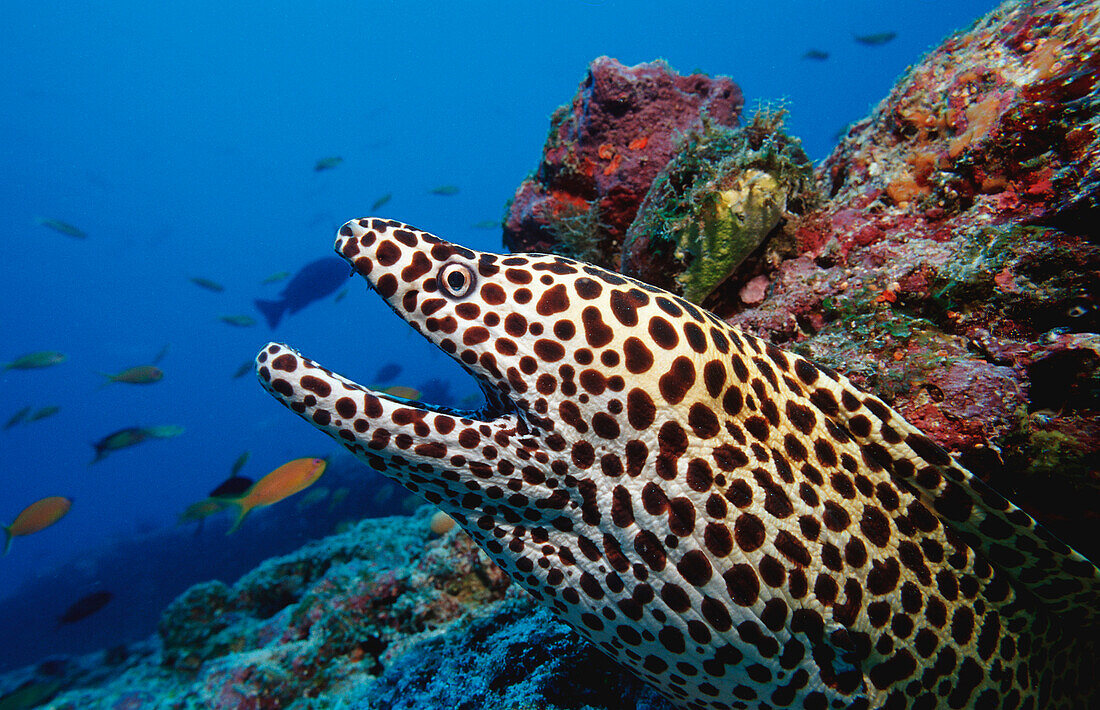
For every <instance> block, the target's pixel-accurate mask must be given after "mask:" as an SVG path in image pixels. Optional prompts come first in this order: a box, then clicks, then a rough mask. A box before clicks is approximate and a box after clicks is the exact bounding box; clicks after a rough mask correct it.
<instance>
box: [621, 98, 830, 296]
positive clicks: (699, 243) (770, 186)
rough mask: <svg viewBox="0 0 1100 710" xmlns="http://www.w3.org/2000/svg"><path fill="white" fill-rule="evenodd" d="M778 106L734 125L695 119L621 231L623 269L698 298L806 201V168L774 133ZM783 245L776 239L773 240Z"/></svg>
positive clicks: (810, 193)
mask: <svg viewBox="0 0 1100 710" xmlns="http://www.w3.org/2000/svg"><path fill="white" fill-rule="evenodd" d="M784 113H785V112H784V111H783V110H782V109H780V110H771V109H761V110H759V111H758V112H757V113H756V115H755V116H753V119H752V120H751V121H750V122H749V124H748V125H746V126H745V127H743V128H727V127H725V126H721V125H716V124H714V123H712V122H710V121H707V120H704V121H703V126H702V128H701V129H699V130H693V131H690V132H689V133H687V134H686V135H685V136H684V137H683V138H682V139H681V140H680V143H679V148H678V150H677V152H676V155H675V156H674V157H673V158H672V160H670V161H669V163H668V164H667V165H666V166H665V167H664V169H663V170H662V171H661V173H660V174H659V175H658V176H657V178H656V179H655V180H654V182H653V185H652V186H651V187H650V190H649V193H648V194H647V195H646V198H645V201H644V202H643V203H642V206H641V208H640V210H639V212H638V215H637V216H636V217H635V219H634V222H633V223H632V224H631V225H630V227H629V229H628V230H627V235H626V243H625V244H624V246H623V256H622V265H621V270H622V272H623V273H625V274H627V275H629V276H634V277H635V278H640V279H642V280H643V281H648V282H650V283H653V284H656V285H658V286H661V287H663V288H666V289H669V290H671V291H674V292H676V293H679V294H680V295H682V296H684V297H685V298H687V299H688V300H691V301H694V302H696V303H702V302H703V299H705V298H706V297H707V296H709V295H710V294H711V293H713V292H714V290H715V289H716V288H718V287H719V286H720V285H721V284H722V282H724V281H725V280H726V279H728V278H729V277H730V275H731V274H732V273H733V272H734V270H735V269H736V268H737V267H738V266H740V265H741V263H742V262H744V261H745V260H746V259H747V258H748V257H749V255H750V254H751V253H752V252H754V251H755V250H756V249H757V247H759V246H760V245H761V243H762V242H763V241H764V240H765V238H766V237H768V236H769V234H771V233H772V231H773V230H775V229H776V228H777V227H779V226H780V223H781V222H782V221H785V218H786V217H787V216H789V215H790V214H792V213H793V214H800V213H802V212H804V211H805V210H806V208H807V207H808V206H809V205H811V204H812V203H813V202H814V201H815V192H814V183H813V179H812V165H811V163H810V159H809V158H807V157H806V154H805V153H804V152H803V151H802V147H801V144H800V142H799V141H798V139H792V138H790V137H789V136H787V135H786V134H784V133H783V131H782V124H783V116H784ZM791 245H792V242H791V241H790V240H789V239H781V238H779V237H778V236H777V237H776V238H775V239H773V244H772V247H773V250H774V251H777V252H780V253H781V252H782V251H784V250H785V249H789V247H790V246H791ZM791 255H792V256H793V254H791Z"/></svg>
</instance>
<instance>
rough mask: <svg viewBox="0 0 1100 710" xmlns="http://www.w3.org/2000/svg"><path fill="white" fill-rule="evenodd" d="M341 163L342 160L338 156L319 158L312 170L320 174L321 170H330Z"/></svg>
mask: <svg viewBox="0 0 1100 710" xmlns="http://www.w3.org/2000/svg"><path fill="white" fill-rule="evenodd" d="M342 162H344V159H343V158H341V157H340V156H339V155H330V156H329V157H327V158H321V159H320V160H318V161H317V162H316V163H314V165H313V169H314V170H315V171H317V172H321V171H322V170H332V169H333V168H335V167H336V166H337V165H339V164H340V163H342Z"/></svg>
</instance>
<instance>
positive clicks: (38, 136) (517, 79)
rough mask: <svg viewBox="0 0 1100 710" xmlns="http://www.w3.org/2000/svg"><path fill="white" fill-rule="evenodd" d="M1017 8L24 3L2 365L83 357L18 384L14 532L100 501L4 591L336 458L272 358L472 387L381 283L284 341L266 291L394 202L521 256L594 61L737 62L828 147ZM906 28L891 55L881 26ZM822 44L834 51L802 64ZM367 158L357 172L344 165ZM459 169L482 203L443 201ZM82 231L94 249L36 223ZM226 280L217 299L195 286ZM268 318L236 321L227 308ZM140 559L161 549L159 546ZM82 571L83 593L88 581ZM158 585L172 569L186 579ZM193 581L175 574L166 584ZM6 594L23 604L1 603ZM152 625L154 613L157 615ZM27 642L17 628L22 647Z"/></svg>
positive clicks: (59, 531) (6, 379) (18, 559)
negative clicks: (229, 480)
mask: <svg viewBox="0 0 1100 710" xmlns="http://www.w3.org/2000/svg"><path fill="white" fill-rule="evenodd" d="M992 7H993V4H992V3H990V2H978V1H974V0H959V1H956V2H951V3H944V2H933V1H932V0H905V1H899V2H890V3H882V2H870V1H858V2H857V1H849V2H818V1H812V2H811V1H807V2H791V1H786V2H768V3H747V2H693V3H690V4H682V5H681V4H676V3H667V2H660V3H658V2H648V1H647V2H632V3H628V2H599V1H588V2H581V1H579V0H555V2H553V3H515V2H508V3H504V2H493V3H490V2H464V3H446V4H444V3H407V2H394V3H377V2H321V3H302V2H294V3H289V2H250V3H244V2H239V3H230V4H224V3H212V2H208V1H203V0H196V1H195V2H187V3H167V4H165V3H146V2H111V3H75V2H52V3H43V2H26V1H22V0H20V1H11V2H6V3H5V4H4V8H3V10H2V11H0V66H3V67H4V69H3V72H2V73H0V105H2V106H3V110H0V135H2V136H3V142H2V143H0V176H2V181H3V185H4V187H3V189H2V190H0V235H2V242H0V244H2V252H0V254H2V258H0V284H2V286H0V288H2V289H3V291H2V294H3V297H2V298H0V361H4V360H9V359H12V358H14V357H16V356H18V355H20V354H23V353H25V352H29V351H36V350H47V349H49V350H60V351H63V352H65V353H66V354H68V356H69V359H68V361H67V362H65V363H63V364H61V365H59V366H57V367H54V368H50V369H45V370H34V371H8V372H4V373H0V423H2V422H3V421H6V420H7V419H8V417H9V416H10V415H11V414H12V413H14V412H15V411H16V410H18V409H20V408H21V407H23V406H25V405H33V406H35V407H42V406H46V405H59V406H60V407H61V412H60V413H59V414H58V415H57V416H54V417H52V418H49V419H45V420H43V421H39V422H34V423H31V424H27V425H24V426H17V427H14V428H12V429H10V430H8V431H0V520H2V521H4V522H5V523H7V522H10V521H11V520H12V519H13V518H14V517H15V515H16V514H17V513H18V512H19V511H20V510H21V509H22V508H23V507H24V506H25V505H27V504H28V503H30V502H32V501H34V500H36V499H38V498H41V497H43V496H47V495H65V496H69V497H71V498H72V499H73V500H74V506H73V509H72V512H71V513H70V514H69V516H68V517H67V518H66V519H64V520H63V521H62V522H61V523H59V524H58V525H56V526H55V527H53V528H51V529H48V530H46V531H44V532H41V533H38V534H36V535H32V536H29V537H26V538H21V539H17V540H15V543H14V545H13V546H12V551H11V554H9V555H8V556H7V557H5V558H2V559H0V597H2V596H3V595H4V594H8V593H11V592H13V591H15V590H17V589H18V588H19V586H20V585H21V584H23V583H25V582H26V581H28V580H30V579H33V578H35V577H36V576H38V575H42V574H45V573H47V571H50V570H53V569H55V568H57V567H58V566H59V565H61V564H62V563H65V562H66V561H68V560H70V559H72V558H73V557H74V556H75V555H78V554H82V553H85V552H87V551H89V550H93V549H96V548H100V547H102V546H105V545H111V544H113V543H114V542H116V541H118V540H125V539H128V538H130V537H132V536H134V535H135V534H137V533H138V532H142V531H148V530H151V529H156V528H160V527H168V526H172V525H174V524H175V519H176V516H177V515H178V514H179V512H180V511H181V510H182V509H183V508H184V507H185V506H186V505H187V504H189V503H191V502H193V501H194V500H196V499H199V498H201V497H203V496H205V495H206V493H207V492H208V491H209V490H210V489H211V488H213V487H214V486H215V485H217V484H218V483H219V482H220V481H221V480H222V479H223V478H224V477H225V476H226V475H228V472H229V468H230V466H231V464H232V462H233V461H234V459H235V458H236V457H237V456H238V454H240V453H241V452H242V451H244V450H246V449H247V450H251V451H252V454H253V455H252V459H251V461H250V462H249V464H248V465H247V467H246V468H245V470H244V471H243V473H244V474H246V475H250V476H252V477H254V478H256V477H259V476H261V475H263V474H264V473H266V472H268V471H269V470H271V469H272V468H274V467H275V466H277V465H279V464H281V463H283V462H284V461H286V460H288V459H290V458H295V457H299V456H312V455H319V454H324V453H326V452H328V451H331V450H332V449H333V444H332V443H331V442H330V440H329V439H328V438H327V437H325V436H324V435H322V434H320V433H318V432H316V431H315V430H314V429H313V428H312V427H310V426H308V425H306V424H305V423H303V422H302V421H300V420H299V419H298V417H296V416H294V415H293V414H291V413H290V412H288V411H287V410H285V409H284V408H283V407H282V406H280V405H278V404H277V403H275V402H274V401H273V400H272V399H271V398H270V397H269V396H268V395H267V394H265V393H264V391H263V390H262V389H261V388H260V386H259V385H258V384H257V383H256V382H255V379H254V377H253V376H252V375H251V374H249V375H247V376H245V377H243V378H240V379H232V375H233V373H234V372H235V371H236V370H237V369H238V367H240V366H241V364H242V363H243V362H245V361H246V360H249V359H251V358H252V357H253V356H254V355H255V353H256V351H257V350H258V349H259V348H261V347H262V346H263V345H264V344H265V343H266V342H267V341H268V340H269V339H276V340H282V341H286V342H289V343H291V344H293V345H294V346H295V347H298V348H299V349H301V350H302V351H303V352H304V353H306V354H307V355H308V356H310V357H313V358H315V359H317V360H319V361H320V362H322V363H323V364H325V365H327V366H329V367H331V368H333V369H335V370H336V371H338V372H341V373H344V374H347V375H348V376H350V377H352V378H353V379H356V380H358V381H360V382H363V383H365V384H370V383H371V378H372V377H373V376H374V373H375V372H376V371H377V370H378V368H379V367H380V366H381V365H382V364H384V363H386V362H387V361H394V360H395V361H398V362H400V363H401V364H402V365H403V366H404V372H403V373H402V375H401V376H400V377H399V379H398V380H397V381H396V383H397V384H404V385H410V386H414V387H417V386H420V385H421V384H422V383H423V382H424V381H425V380H427V379H429V378H432V377H439V378H443V379H445V380H447V381H452V382H451V394H452V395H453V398H454V399H455V400H459V399H462V398H463V397H466V396H469V395H472V394H473V393H474V392H475V390H474V388H473V385H472V383H471V382H470V380H469V379H468V378H467V377H465V375H464V374H463V373H462V372H461V370H460V369H459V368H458V367H457V366H455V365H454V364H453V363H452V362H451V361H450V360H449V359H448V358H447V357H445V356H444V355H442V354H441V353H439V352H437V351H435V350H434V349H433V348H432V347H431V346H429V345H428V344H427V343H426V342H425V341H423V340H422V339H420V338H419V336H417V335H415V334H414V333H413V332H412V331H411V330H410V329H408V328H407V327H406V326H405V325H404V324H403V323H402V322H400V321H399V320H398V319H396V318H395V317H394V316H393V315H392V314H391V313H390V312H389V311H388V309H386V308H385V306H384V305H383V304H382V303H380V302H379V301H378V299H377V298H376V297H375V296H373V295H372V294H370V293H369V292H368V291H367V290H366V288H365V286H364V284H363V282H362V281H361V280H359V279H356V280H352V281H349V283H348V286H349V287H350V292H349V294H348V295H347V297H346V298H345V299H343V300H342V301H340V302H338V303H337V302H334V300H333V298H332V297H329V298H328V299H326V300H325V301H323V302H319V303H317V304H314V305H312V306H310V307H309V308H307V309H306V310H305V311H303V312H301V313H299V314H297V315H295V316H290V317H288V318H286V319H285V320H284V322H283V323H282V324H281V325H280V327H279V328H278V329H277V330H276V331H275V332H274V333H272V332H270V331H269V330H268V328H267V327H266V326H265V325H263V324H262V319H260V318H259V314H258V313H257V312H256V311H255V309H254V308H253V306H252V300H253V299H254V298H257V297H268V296H273V295H274V294H275V293H277V292H278V291H279V289H280V288H281V286H280V285H274V286H271V285H269V286H261V285H260V280H261V279H262V278H264V277H265V276H267V275H269V274H271V273H272V272H276V271H282V270H290V271H294V270H296V269H297V268H299V267H300V266H301V265H303V264H305V263H307V262H309V261H311V260H313V259H316V258H318V257H321V256H325V255H328V254H330V253H331V246H332V241H333V233H334V231H335V229H336V228H337V227H338V226H339V225H340V224H341V223H342V222H344V221H345V220H347V219H350V218H354V217H361V216H367V215H368V214H369V213H370V205H371V203H372V202H374V201H375V200H376V199H377V198H379V197H380V196H382V195H383V194H385V193H392V194H393V198H392V200H391V201H390V202H389V204H387V205H386V206H385V207H383V208H382V209H381V210H380V212H381V214H382V216H388V217H392V218H395V219H400V220H403V221H406V222H410V223H412V224H415V225H417V226H419V227H422V228H425V229H428V230H431V231H434V232H436V233H438V234H440V235H441V236H444V237H445V238H448V239H451V240H453V241H456V242H459V243H462V244H466V245H469V246H473V247H475V248H479V249H486V250H493V251H499V250H500V249H501V247H500V232H499V230H495V229H494V230H486V229H476V228H474V227H472V226H471V225H473V224H474V223H476V222H479V221H483V220H492V219H497V218H499V217H500V216H501V214H502V211H503V208H504V204H505V201H506V200H507V199H508V198H509V197H510V196H511V194H512V193H513V191H514V189H515V188H516V186H517V185H518V184H519V182H520V181H521V180H522V179H523V177H524V176H525V175H526V174H527V173H528V172H529V171H531V170H533V169H534V168H535V167H536V165H537V162H538V160H539V155H540V151H541V148H542V144H543V140H544V138H545V136H546V133H547V128H548V125H549V121H548V118H549V115H550V113H551V111H552V110H553V109H554V108H555V107H556V106H558V105H559V104H562V103H565V102H567V101H568V100H569V99H570V97H572V95H573V94H574V92H575V90H576V87H577V85H578V83H579V82H580V81H581V79H582V78H583V76H584V73H585V68H586V66H587V64H588V62H589V61H591V60H592V59H593V58H595V57H597V56H599V55H603V54H606V55H610V56H613V57H616V58H618V59H619V60H620V61H622V62H623V63H625V64H635V63H638V62H644V61H650V60H653V59H656V58H664V59H665V60H667V61H668V62H669V63H670V64H671V65H672V66H673V67H675V68H676V69H678V70H680V71H681V72H683V73H689V72H691V71H693V70H701V71H704V72H707V73H711V74H726V75H729V76H732V77H733V78H734V80H735V81H736V82H737V83H738V84H739V85H740V86H741V88H742V90H743V92H744V94H745V98H746V104H747V106H746V108H747V110H751V107H752V106H754V105H755V103H756V102H757V101H761V100H764V101H775V100H779V99H783V100H785V102H786V105H787V107H788V108H789V110H790V118H789V122H788V127H789V130H790V131H791V132H792V133H793V134H795V135H798V136H800V137H801V138H802V139H803V142H804V146H805V147H806V149H807V151H808V152H809V154H810V155H811V157H812V158H814V159H815V160H821V159H823V158H824V157H825V156H826V155H827V154H828V152H829V151H830V150H831V148H832V146H833V145H834V143H835V138H836V134H837V132H838V131H839V130H840V129H841V128H842V127H843V126H844V125H845V124H847V123H849V122H852V121H855V120H858V119H859V118H861V117H863V116H864V115H866V114H867V113H868V112H869V110H870V109H871V108H872V106H873V105H874V104H875V103H876V102H877V101H878V100H879V99H881V98H882V97H883V96H885V94H886V92H887V91H888V90H889V88H890V87H891V85H892V84H893V82H894V81H895V79H896V78H897V77H898V76H899V75H900V73H901V72H903V71H904V70H905V68H906V66H907V65H908V64H911V63H914V62H916V61H917V60H918V59H919V57H920V56H921V55H922V54H923V53H924V52H925V51H927V50H928V49H930V48H932V47H934V46H935V45H937V44H938V43H939V41H940V40H941V39H942V38H943V37H945V36H946V35H947V34H948V33H950V32H951V31H953V30H955V29H958V28H962V27H965V26H966V25H968V24H969V23H970V22H971V21H972V20H973V19H975V18H976V17H978V16H980V15H981V14H983V13H984V12H986V11H988V10H989V9H991V8H992ZM886 30H895V31H897V32H898V36H897V38H896V39H895V40H894V41H892V42H890V43H889V44H886V45H884V46H880V47H866V46H862V45H860V44H858V43H856V42H855V41H854V40H853V35H855V34H867V33H874V32H882V31H886ZM810 48H817V49H821V50H824V51H827V52H829V54H830V56H829V59H828V60H827V61H824V62H822V61H813V60H807V59H802V55H803V54H804V53H805V52H806V51H807V50H808V49H810ZM333 155H338V156H341V157H343V158H344V162H343V164H341V165H339V166H338V167H336V168H335V169H332V170H328V171H324V172H315V171H314V170H313V166H314V163H315V162H316V161H317V160H318V159H320V158H324V157H326V156H333ZM442 184H453V185H457V186H458V187H459V188H460V192H459V193H458V194H457V195H453V196H438V195H433V194H429V190H430V189H431V188H433V187H435V186H438V185H442ZM36 217H47V218H56V219H61V220H65V221H67V222H70V223H72V224H75V225H77V226H79V227H80V228H81V229H83V230H84V231H86V232H87V235H88V236H87V239H84V240H80V239H73V238H71V237H67V236H64V235H62V234H58V233H56V232H54V231H51V230H49V229H46V228H44V227H42V226H40V225H38V224H36V223H35V218H36ZM192 276H201V277H205V278H208V279H213V280H215V281H218V282H221V283H223V284H224V285H225V287H226V291H225V292H224V293H210V292H207V291H204V290H202V289H200V288H198V287H197V286H195V285H194V284H192V283H190V282H189V280H188V279H189V277H192ZM238 313H240V314H251V315H253V316H254V317H256V318H257V319H260V320H261V323H260V324H258V325H257V326H255V327H253V328H234V327H232V326H229V325H226V324H224V323H221V322H219V321H218V320H217V317H218V316H219V315H221V314H238ZM165 345H169V346H170V347H169V350H168V353H167V355H166V356H165V358H164V360H163V361H162V362H161V363H160V364H161V366H162V367H163V369H164V371H165V372H166V377H165V379H164V381H163V382H161V383H158V384H156V385H152V386H148V387H136V386H130V385H125V384H114V385H110V386H109V387H105V388H101V384H102V378H101V377H100V376H99V375H97V374H96V373H97V372H100V371H102V372H112V371H118V370H121V369H123V368H126V367H129V366H132V365H140V364H145V363H148V362H150V361H151V360H152V358H153V357H154V356H155V355H156V354H157V353H158V352H159V351H161V349H162V348H163V347H164V346H165ZM158 424H179V425H182V426H184V427H186V433H185V434H183V435H182V436H180V437H178V438H175V439H169V440H158V441H151V442H148V443H145V444H142V445H140V446H137V447H134V448H131V449H126V450H122V451H118V452H115V453H112V454H111V455H109V456H108V457H107V458H106V459H105V460H104V461H102V462H100V463H97V464H96V465H94V466H89V465H88V462H89V461H90V460H91V459H92V455H93V450H92V446H91V444H92V442H94V441H96V440H97V439H100V438H102V437H103V436H104V435H106V434H108V433H110V432H112V431H115V430H117V429H121V428H123V427H128V426H144V425H158ZM135 564H140V561H139V560H138V561H135ZM63 576H64V575H63V573H62V574H61V575H60V578H59V579H58V585H59V586H63V585H64V579H63ZM157 582H158V581H157V580H153V583H157ZM164 583H165V584H168V583H170V580H165V581H164ZM0 603H2V601H0ZM150 631H151V629H150ZM4 635H5V630H4V629H2V628H0V637H3V636H4Z"/></svg>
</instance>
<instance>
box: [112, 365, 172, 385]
mask: <svg viewBox="0 0 1100 710" xmlns="http://www.w3.org/2000/svg"><path fill="white" fill-rule="evenodd" d="M99 374H101V375H103V376H104V377H106V378H107V382H106V383H104V384H110V383H112V382H125V383H126V384H130V385H151V384H153V383H155V382H160V381H161V380H162V379H164V370H161V369H160V368H159V367H157V366H156V365H137V366H136V367H128V368H126V369H125V370H123V371H122V372H119V373H116V374H111V373H109V372H101V373H99Z"/></svg>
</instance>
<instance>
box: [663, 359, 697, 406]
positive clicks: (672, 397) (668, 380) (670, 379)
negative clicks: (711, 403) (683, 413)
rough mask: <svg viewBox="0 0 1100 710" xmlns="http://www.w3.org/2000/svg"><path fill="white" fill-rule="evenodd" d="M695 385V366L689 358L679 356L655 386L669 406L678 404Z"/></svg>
mask: <svg viewBox="0 0 1100 710" xmlns="http://www.w3.org/2000/svg"><path fill="white" fill-rule="evenodd" d="M694 384H695V365H694V364H693V363H692V361H691V359H690V358H687V357H684V356H680V357H678V358H676V359H675V360H673V361H672V366H671V367H670V368H669V371H668V372H666V373H665V374H664V375H661V377H660V379H659V380H658V381H657V386H658V388H659V389H660V391H661V396H663V397H664V398H665V401H667V402H668V403H669V404H679V403H680V402H682V401H683V399H684V397H686V396H687V393H688V390H690V389H691V387H692V385H694Z"/></svg>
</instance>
